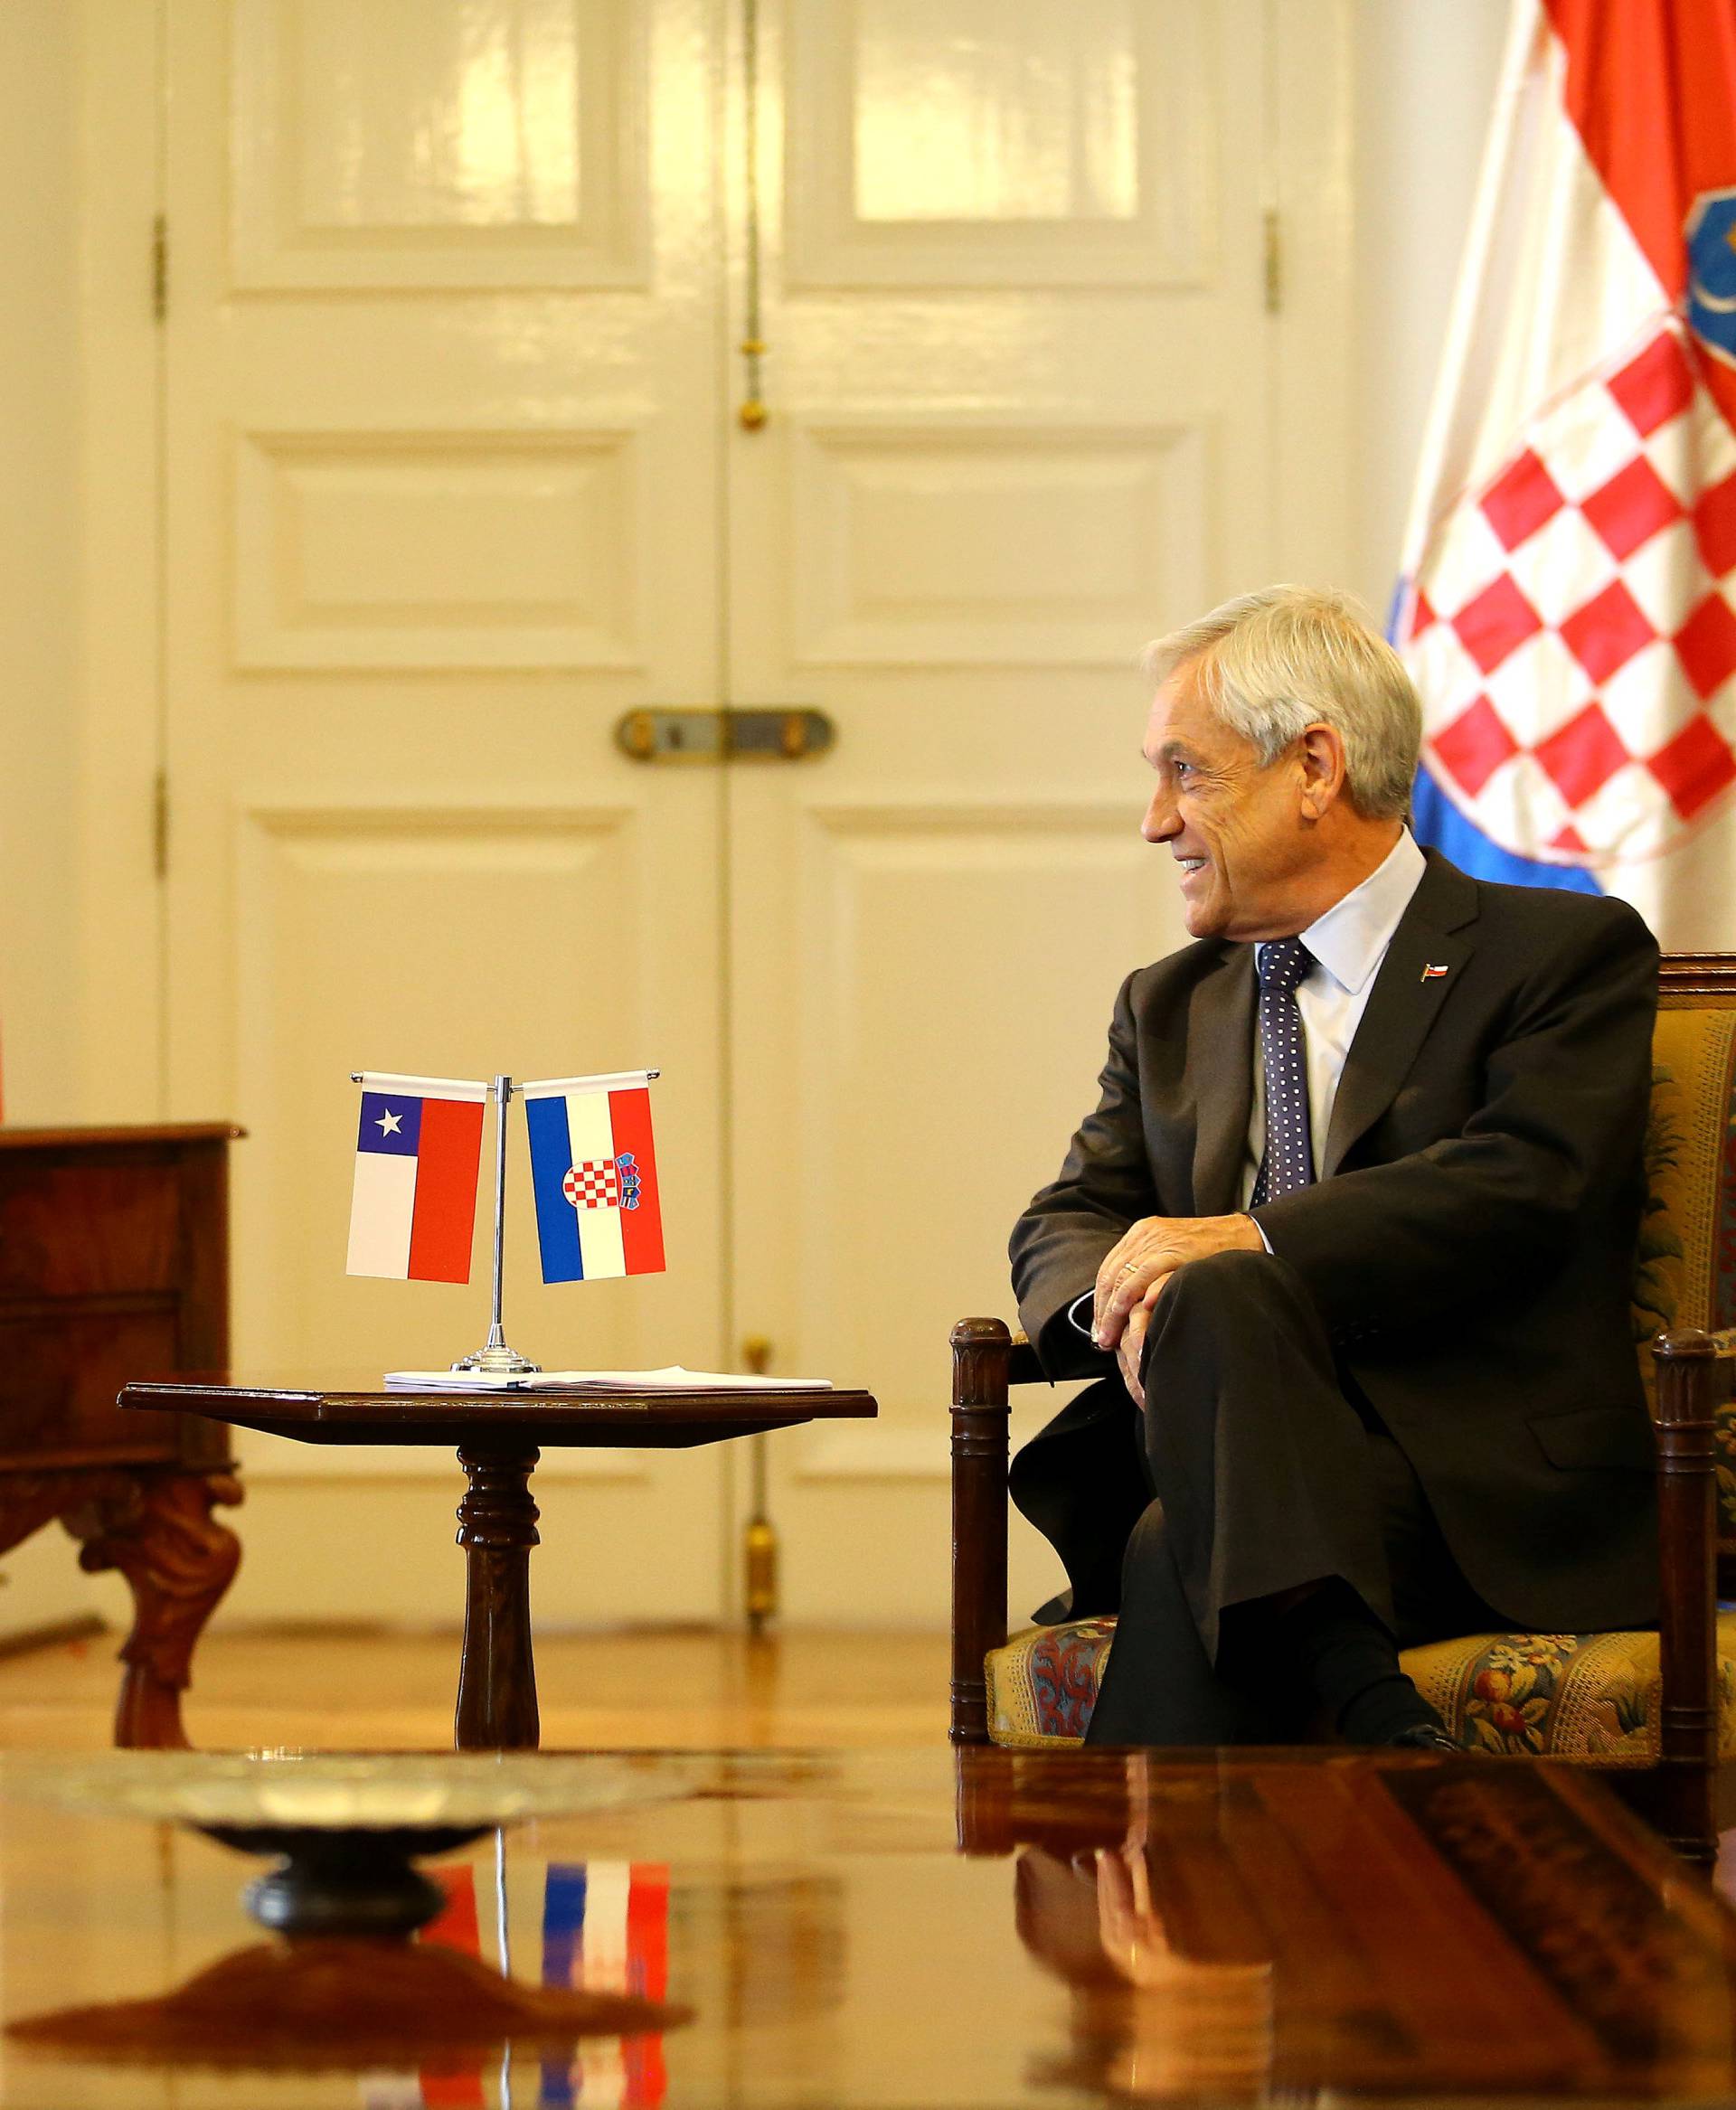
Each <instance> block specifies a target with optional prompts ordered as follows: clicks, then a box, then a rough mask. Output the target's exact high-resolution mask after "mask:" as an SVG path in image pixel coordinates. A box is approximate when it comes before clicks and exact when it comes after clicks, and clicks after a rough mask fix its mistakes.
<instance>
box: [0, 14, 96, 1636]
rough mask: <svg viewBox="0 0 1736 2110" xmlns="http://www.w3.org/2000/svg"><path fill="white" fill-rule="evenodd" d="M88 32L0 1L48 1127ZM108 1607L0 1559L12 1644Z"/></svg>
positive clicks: (70, 880) (59, 1002)
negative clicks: (81, 111) (81, 96)
mask: <svg viewBox="0 0 1736 2110" xmlns="http://www.w3.org/2000/svg"><path fill="white" fill-rule="evenodd" d="M75 29H76V15H75V14H74V12H73V10H71V8H69V7H68V6H67V5H65V0H6V4H5V5H4V6H0V196H4V197H5V199H6V200H7V207H6V210H5V212H0V286H4V287H5V289H6V297H5V306H4V308H3V309H0V316H4V320H3V321H0V767H3V768H4V778H3V779H0V781H3V782H4V787H5V790H4V805H0V903H4V911H3V912H0V1062H3V1063H4V1072H5V1112H6V1118H7V1119H8V1120H9V1121H17V1122H28V1123H33V1124H37V1123H45V1122H55V1121H61V1120H66V1119H69V1118H71V1117H72V1116H74V1115H75V1114H76V1112H77V1110H78V1107H77V1099H76V1091H77V1085H76V1079H75V1069H74V1060H73V1057H74V1048H73V1034H74V1025H73V998H74V990H73V986H72V970H71V955H72V939H73V934H74V881H75V878H76V874H77V852H76V848H75V841H74V827H73V812H74V796H73V794H74V787H75V781H76V768H77V748H76V704H77V700H78V693H79V584H78V575H79V561H80V554H79V533H80V509H79V477H78V475H77V466H76V465H77V452H78V416H79V400H78V370H79V306H78V283H77V268H78V246H77V235H78V196H77V165H76V164H77V151H78V127H77V123H76V110H77V84H78V51H77V41H76V36H75ZM109 1602H110V1597H109V1591H108V1590H107V1589H106V1588H105V1587H104V1586H102V1585H100V1584H97V1583H94V1582H93V1581H92V1580H91V1579H90V1578H88V1577H86V1576H84V1575H81V1574H80V1571H79V1568H78V1563H77V1555H76V1550H75V1549H74V1548H73V1546H72V1544H71V1541H70V1540H68V1539H67V1538H66V1536H65V1534H64V1533H63V1532H61V1531H58V1530H54V1531H42V1532H38V1533H37V1535H36V1537H35V1538H33V1539H32V1540H29V1541H27V1542H26V1543H25V1544H24V1545H23V1546H20V1547H17V1548H14V1550H13V1551H12V1552H10V1553H8V1554H7V1555H6V1556H5V1559H4V1560H0V1638H4V1637H5V1636H6V1635H9V1634H16V1633H18V1632H20V1631H22V1630H25V1629H29V1628H33V1627H40V1626H42V1625H50V1624H52V1623H55V1622H58V1621H60V1620H62V1619H67V1618H71V1617H75V1616H77V1615H80V1614H81V1613H84V1612H87V1611H89V1610H90V1608H91V1607H92V1606H93V1605H96V1604H98V1603H100V1604H102V1605H103V1606H108V1604H109Z"/></svg>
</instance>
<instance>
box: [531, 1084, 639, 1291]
mask: <svg viewBox="0 0 1736 2110" xmlns="http://www.w3.org/2000/svg"><path fill="white" fill-rule="evenodd" d="M657 1074H658V1073H657V1072H656V1070H655V1069H629V1070H623V1071H620V1072H618V1073H617V1074H615V1075H614V1076H609V1077H556V1078H548V1079H544V1080H543V1082H542V1083H541V1084H527V1085H525V1086H524V1087H523V1092H524V1118H525V1122H526V1124H527V1125H528V1127H529V1130H530V1137H531V1185H532V1188H533V1192H534V1193H535V1195H536V1235H537V1238H538V1240H539V1241H540V1243H541V1245H542V1279H543V1281H544V1282H592V1281H596V1280H598V1279H599V1278H600V1277H603V1276H611V1275H656V1274H660V1273H661V1272H662V1269H663V1212H662V1210H661V1209H660V1208H659V1206H658V1203H657V1161H656V1152H655V1150H654V1149H653V1146H652V1142H651V1094H650V1091H649V1089H648V1087H649V1085H650V1083H651V1080H652V1079H654V1078H655V1077H656V1075H657Z"/></svg>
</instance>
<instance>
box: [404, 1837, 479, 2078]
mask: <svg viewBox="0 0 1736 2110" xmlns="http://www.w3.org/2000/svg"><path fill="white" fill-rule="evenodd" d="M428 1872H429V1877H430V1879H432V1880H433V1881H434V1882H436V1883H438V1884H439V1887H440V1889H442V1890H444V1891H445V1892H446V1903H445V1905H444V1906H443V1907H441V1909H440V1912H439V1917H437V1918H434V1919H432V1920H430V1921H429V1924H428V1925H427V1926H425V1927H424V1928H423V1929H422V1931H421V1934H420V1936H419V1937H418V1938H419V1939H420V1940H421V1941H425V1942H439V1944H440V1945H442V1946H443V1947H445V1948H448V1949H457V1950H458V1951H459V1953H460V1954H461V1955H466V1956H480V1955H481V1954H482V1929H481V1927H480V1926H478V1924H477V1920H476V1870H475V1869H474V1868H473V1867H472V1866H471V1864H470V1863H469V1862H468V1861H465V1862H463V1863H461V1864H460V1866H458V1868H452V1869H430V1870H429V1871H428ZM420 2080H421V2090H422V2101H423V2102H424V2103H425V2104H426V2105H428V2110H479V2106H480V2105H481V2104H482V2102H483V2093H482V2068H481V2066H480V2065H479V2064H476V2065H472V2066H468V2067H458V2068H447V2069H438V2068H430V2067H424V2068H423V2069H422V2072H421V2076H420Z"/></svg>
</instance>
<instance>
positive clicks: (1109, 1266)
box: [1091, 1216, 1266, 1399]
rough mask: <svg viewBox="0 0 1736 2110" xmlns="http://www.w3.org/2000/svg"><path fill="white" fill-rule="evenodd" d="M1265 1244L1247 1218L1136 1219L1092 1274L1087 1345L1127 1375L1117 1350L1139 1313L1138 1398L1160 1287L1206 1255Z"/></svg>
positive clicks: (1261, 1247)
mask: <svg viewBox="0 0 1736 2110" xmlns="http://www.w3.org/2000/svg"><path fill="white" fill-rule="evenodd" d="M1265 1250H1266V1241H1265V1240H1264V1239H1262V1238H1261V1237H1260V1226H1259V1225H1258V1224H1257V1223H1256V1222H1255V1221H1254V1220H1253V1218H1252V1217H1251V1216H1142V1217H1141V1218H1140V1220H1139V1221H1138V1222H1137V1223H1136V1224H1135V1225H1133V1226H1132V1228H1131V1229H1129V1230H1128V1231H1127V1234H1126V1236H1125V1237H1123V1238H1122V1239H1121V1240H1120V1242H1119V1243H1118V1245H1116V1246H1114V1247H1113V1248H1111V1249H1110V1251H1109V1255H1108V1256H1107V1258H1105V1259H1104V1262H1103V1265H1102V1266H1101V1267H1099V1269H1098V1271H1097V1289H1096V1292H1095V1294H1094V1295H1093V1297H1092V1300H1091V1339H1092V1340H1093V1341H1094V1342H1096V1343H1097V1345H1098V1347H1099V1348H1112V1349H1114V1350H1115V1351H1116V1353H1117V1355H1118V1357H1119V1359H1120V1361H1121V1367H1122V1372H1123V1375H1126V1374H1127V1361H1128V1357H1127V1355H1126V1354H1125V1353H1124V1352H1123V1344H1124V1342H1125V1339H1126V1336H1127V1332H1128V1326H1129V1314H1132V1313H1134V1312H1136V1311H1143V1312H1144V1313H1145V1314H1146V1317H1145V1320H1144V1321H1143V1322H1142V1323H1141V1324H1140V1325H1139V1327H1138V1329H1137V1331H1138V1340H1137V1342H1134V1343H1133V1347H1132V1356H1131V1360H1132V1363H1133V1371H1134V1382H1133V1383H1132V1384H1131V1385H1130V1386H1129V1388H1128V1389H1129V1390H1131V1391H1133V1394H1134V1397H1135V1398H1136V1399H1137V1398H1138V1397H1139V1394H1138V1390H1137V1376H1138V1367H1139V1350H1140V1348H1141V1347H1142V1346H1143V1344H1144V1341H1145V1330H1146V1325H1148V1324H1149V1323H1150V1318H1151V1309H1152V1306H1153V1305H1155V1304H1156V1302H1157V1299H1158V1297H1159V1296H1161V1295H1163V1289H1164V1285H1165V1283H1166V1282H1167V1281H1168V1279H1169V1277H1170V1276H1172V1275H1173V1274H1174V1273H1175V1270H1176V1269H1177V1268H1178V1267H1185V1266H1186V1265H1187V1263H1188V1262H1189V1261H1190V1260H1203V1259H1204V1258H1205V1257H1206V1255H1207V1254H1208V1253H1263V1252H1264V1251H1265Z"/></svg>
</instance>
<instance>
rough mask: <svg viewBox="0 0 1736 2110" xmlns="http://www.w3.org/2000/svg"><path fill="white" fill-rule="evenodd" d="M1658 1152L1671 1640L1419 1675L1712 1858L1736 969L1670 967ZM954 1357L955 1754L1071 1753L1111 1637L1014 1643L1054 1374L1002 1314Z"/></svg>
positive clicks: (1656, 1082) (1560, 1650) (1695, 963)
mask: <svg viewBox="0 0 1736 2110" xmlns="http://www.w3.org/2000/svg"><path fill="white" fill-rule="evenodd" d="M1646 1169H1647V1173H1648V1181H1649V1187H1650V1194H1649V1199H1648V1201H1647V1203H1646V1216H1645V1220H1644V1224H1643V1227H1642V1230H1641V1238H1640V1248H1639V1256H1638V1266H1637V1271H1636V1276H1635V1284H1634V1300H1633V1301H1634V1334H1635V1340H1636V1343H1637V1349H1638V1352H1639V1354H1640V1358H1641V1363H1642V1368H1643V1372H1644V1375H1645V1377H1646V1383H1647V1390H1648V1394H1649V1396H1650V1398H1651V1400H1652V1405H1653V1418H1654V1427H1655V1429H1656V1437H1657V1449H1658V1475H1659V1478H1658V1501H1659V1512H1660V1523H1661V1534H1662V1536H1661V1567H1662V1603H1661V1610H1660V1615H1659V1622H1658V1629H1657V1631H1656V1633H1634V1634H1467V1635H1466V1636H1464V1637H1463V1638H1461V1639H1457V1640H1451V1641H1442V1642H1435V1643H1432V1644H1429V1646H1427V1647H1424V1648H1418V1649H1412V1650H1411V1651H1410V1652H1408V1653H1407V1654H1406V1655H1405V1657H1404V1659H1403V1660H1404V1666H1405V1669H1406V1670H1407V1671H1408V1672H1410V1673H1411V1676H1412V1677H1413V1678H1414V1679H1415V1680H1416V1681H1417V1684H1418V1685H1419V1687H1420V1689H1421V1691H1423V1692H1424V1693H1425V1695H1426V1696H1427V1697H1428V1698H1429V1700H1431V1701H1432V1702H1433V1704H1434V1705H1435V1706H1436V1708H1438V1709H1439V1712H1440V1715H1441V1718H1442V1719H1443V1720H1444V1721H1445V1722H1446V1724H1447V1726H1448V1731H1449V1732H1450V1733H1451V1734H1452V1735H1453V1736H1454V1737H1456V1738H1458V1741H1459V1743H1460V1744H1461V1745H1462V1746H1463V1747H1465V1749H1466V1750H1467V1751H1478V1752H1485V1753H1488V1754H1490V1755H1493V1756H1498V1757H1507V1756H1533V1757H1552V1758H1565V1759H1571V1760H1575V1761H1578V1762H1579V1763H1580V1764H1584V1765H1589V1766H1601V1767H1606V1768H1608V1769H1609V1771H1610V1773H1611V1776H1612V1779H1613V1781H1614V1783H1615V1785H1618V1786H1619V1787H1620V1788H1621V1789H1622V1790H1623V1792H1624V1794H1626V1795H1627V1796H1628V1800H1629V1801H1630V1802H1632V1803H1633V1804H1635V1805H1636V1806H1637V1807H1638V1808H1639V1809H1640V1810H1641V1812H1642V1813H1644V1814H1645V1815H1646V1817H1648V1818H1649V1819H1650V1821H1651V1822H1652V1823H1654V1824H1655V1825H1656V1827H1657V1829H1658V1830H1659V1831H1661V1832H1663V1833H1664V1834H1665V1837H1666V1838H1668V1839H1669V1841H1670V1842H1671V1843H1672V1844H1673V1845H1674V1846H1675V1847H1676V1849H1677V1850H1678V1851H1681V1852H1683V1853H1684V1854H1685V1855H1688V1856H1689V1857H1690V1858H1693V1859H1695V1860H1711V1859H1712V1857H1713V1856H1714V1855H1715V1852H1716V1848H1717V1834H1718V1830H1719V1820H1720V1817H1721V1814H1725V1811H1724V1808H1723V1800H1722V1797H1721V1795H1720V1792H1719V1790H1720V1783H1721V1774H1720V1766H1721V1762H1723V1761H1731V1760H1736V1605H1731V1606H1730V1607H1729V1608H1728V1609H1721V1607H1720V1604H1719V1599H1720V1597H1721V1596H1722V1595H1732V1596H1736V1404H1732V1399H1731V1391H1732V1386H1731V1372H1732V1370H1733V1369H1736V955H1726V954H1681V955H1675V956H1669V957H1666V958H1665V961H1664V965H1663V970H1662V978H1661V993H1660V999H1659V1007H1658V1020H1657V1031H1656V1038H1655V1041H1654V1043H1653V1072H1652V1112H1651V1120H1650V1124H1649V1126H1648V1129H1647V1134H1646ZM952 1360H953V1386H952V1399H953V1405H952V1430H953V1434H952V1489H953V1606H952V1729H951V1734H952V1739H953V1741H954V1742H955V1743H959V1744H984V1743H994V1744H1001V1745H1005V1746H1009V1747H1013V1748H1015V1749H1026V1750H1044V1749H1052V1748H1064V1747H1068V1746H1070V1745H1073V1744H1077V1743H1078V1742H1079V1741H1080V1738H1081V1737H1082V1735H1083V1733H1084V1729H1085V1726H1086V1724H1087V1722H1088V1721H1089V1720H1090V1710H1091V1708H1092V1705H1093V1703H1094V1701H1095V1700H1096V1695H1097V1688H1098V1681H1099V1677H1100V1675H1101V1672H1102V1668H1103V1664H1104V1662H1105V1660H1106V1659H1107V1657H1108V1654H1109V1649H1110V1647H1111V1646H1112V1644H1113V1643H1114V1638H1115V1622H1114V1620H1113V1619H1110V1618H1099V1619H1080V1620H1075V1621H1071V1622H1069V1623H1067V1624H1064V1625H1060V1626H1049V1627H1029V1628H1026V1629H1025V1630H1024V1632H1022V1633H1019V1634H1014V1635H1013V1636H1012V1638H1011V1639H1009V1638H1008V1635H1007V1631H1006V1462H1007V1416H1008V1399H1007V1392H1008V1387H1009V1386H1010V1385H1014V1384H1023V1383H1030V1382H1033V1381H1039V1380H1041V1379H1042V1376H1043V1372H1042V1371H1041V1370H1040V1369H1039V1367H1038V1364H1037V1360H1036V1356H1035V1354H1034V1352H1033V1350H1032V1349H1031V1347H1030V1346H1029V1345H1028V1343H1026V1342H1025V1341H1024V1339H1023V1337H1022V1336H1021V1337H1017V1338H1015V1337H1014V1335H1013V1334H1012V1333H1010V1332H1009V1330H1008V1329H1007V1327H1006V1326H1005V1324H1004V1323H1002V1322H1001V1321H1000V1320H999V1319H965V1320H961V1321H960V1322H959V1323H958V1325H957V1326H955V1327H954V1328H953V1331H952ZM1721 1583H1722V1588H1721ZM1729 1770H1730V1781H1729V1782H1727V1783H1726V1784H1725V1785H1736V1766H1731V1767H1730V1769H1729ZM1730 1802H1731V1807H1730V1811H1729V1813H1728V1815H1729V1821H1731V1822H1736V1794H1732V1795H1731V1798H1730Z"/></svg>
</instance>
